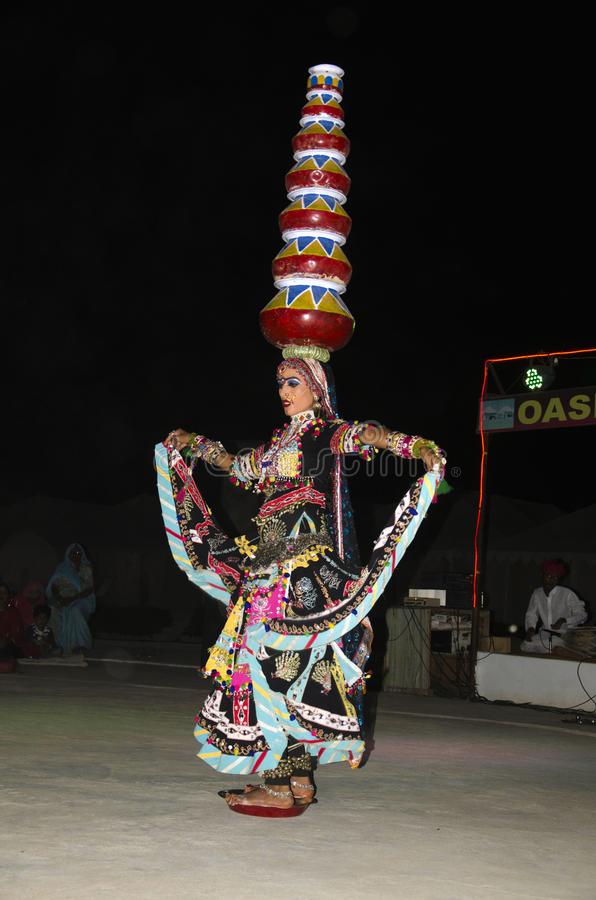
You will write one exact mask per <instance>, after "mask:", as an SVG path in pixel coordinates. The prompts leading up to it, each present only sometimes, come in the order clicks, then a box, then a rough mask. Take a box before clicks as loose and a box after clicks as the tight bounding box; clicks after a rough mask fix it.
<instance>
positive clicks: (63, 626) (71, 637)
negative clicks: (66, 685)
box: [47, 544, 95, 655]
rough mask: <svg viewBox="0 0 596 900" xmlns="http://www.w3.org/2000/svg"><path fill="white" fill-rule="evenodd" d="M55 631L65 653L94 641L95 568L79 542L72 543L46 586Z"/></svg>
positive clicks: (79, 648)
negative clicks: (90, 628)
mask: <svg viewBox="0 0 596 900" xmlns="http://www.w3.org/2000/svg"><path fill="white" fill-rule="evenodd" d="M47 595H48V601H49V604H50V606H51V607H52V620H51V626H52V631H53V632H54V634H55V635H56V640H57V641H58V645H59V647H61V648H62V650H63V652H64V654H65V655H69V654H71V653H84V652H85V651H86V650H90V649H91V646H92V644H93V638H92V637H91V631H90V630H89V625H88V622H89V618H90V616H91V615H92V613H94V612H95V593H94V586H93V569H92V567H91V563H90V562H89V558H88V557H87V554H86V553H85V551H84V549H83V547H82V546H81V545H80V544H71V545H70V547H69V548H68V549H67V551H66V554H65V556H64V560H63V561H62V562H61V563H60V565H59V566H58V567H57V569H56V571H55V572H54V574H53V575H52V577H51V578H50V580H49V582H48V586H47Z"/></svg>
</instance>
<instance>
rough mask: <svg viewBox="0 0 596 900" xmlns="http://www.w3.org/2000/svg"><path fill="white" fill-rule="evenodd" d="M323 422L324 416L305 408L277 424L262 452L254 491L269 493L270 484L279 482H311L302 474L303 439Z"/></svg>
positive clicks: (298, 483)
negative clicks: (264, 450) (258, 475)
mask: <svg viewBox="0 0 596 900" xmlns="http://www.w3.org/2000/svg"><path fill="white" fill-rule="evenodd" d="M324 425H325V419H321V418H319V417H318V416H315V414H314V413H313V411H312V409H307V410H305V411H304V412H302V413H297V414H296V415H295V416H292V418H291V420H290V421H289V422H286V424H285V425H284V426H283V428H276V429H275V431H274V432H273V435H272V437H271V441H270V445H269V448H268V449H267V451H266V452H265V453H264V454H263V458H262V460H261V467H262V472H261V476H260V478H259V480H258V481H257V483H256V484H255V486H254V489H255V491H259V492H261V493H269V492H271V489H272V486H273V485H274V484H276V483H277V484H279V483H280V482H281V483H282V485H283V486H284V487H286V486H287V487H291V486H296V485H302V484H310V483H311V482H312V479H311V478H308V477H305V476H303V475H302V463H303V458H304V454H303V450H302V440H303V438H304V435H305V434H308V432H309V431H312V432H313V433H314V436H315V438H317V437H318V436H319V435H320V433H321V428H323V427H324ZM269 473H271V474H269Z"/></svg>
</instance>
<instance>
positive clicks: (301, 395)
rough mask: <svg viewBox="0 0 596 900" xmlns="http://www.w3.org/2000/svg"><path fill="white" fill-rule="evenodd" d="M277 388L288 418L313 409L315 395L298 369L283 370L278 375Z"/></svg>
mask: <svg viewBox="0 0 596 900" xmlns="http://www.w3.org/2000/svg"><path fill="white" fill-rule="evenodd" d="M277 386H278V389H279V396H280V399H281V402H282V406H283V408H284V412H285V414H286V415H287V416H296V415H298V413H301V412H306V410H307V409H312V407H313V404H314V402H315V397H314V394H313V392H312V391H311V389H310V388H309V386H308V385H307V384H306V382H305V380H304V377H303V376H302V375H301V374H300V372H297V371H296V369H289V368H288V369H282V370H281V372H279V373H278V375H277Z"/></svg>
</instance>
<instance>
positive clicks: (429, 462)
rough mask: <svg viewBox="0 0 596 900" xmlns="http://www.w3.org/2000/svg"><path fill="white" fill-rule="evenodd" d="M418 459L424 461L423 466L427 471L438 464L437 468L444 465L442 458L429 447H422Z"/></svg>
mask: <svg viewBox="0 0 596 900" xmlns="http://www.w3.org/2000/svg"><path fill="white" fill-rule="evenodd" d="M420 459H421V460H422V462H423V463H424V468H425V469H426V471H427V472H432V471H433V469H434V467H435V466H438V467H439V469H442V468H443V467H444V463H443V460H442V459H441V458H440V457H439V456H437V455H436V454H435V453H433V452H432V450H431V449H430V448H429V447H423V448H422V450H421V451H420Z"/></svg>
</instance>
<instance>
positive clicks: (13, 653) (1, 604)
mask: <svg viewBox="0 0 596 900" xmlns="http://www.w3.org/2000/svg"><path fill="white" fill-rule="evenodd" d="M10 599H11V590H10V588H9V586H8V585H7V584H5V582H3V581H2V582H0V659H18V657H20V656H22V655H23V653H22V650H21V645H22V643H23V625H22V623H21V619H20V616H19V614H18V612H17V611H16V609H13V608H12V607H11V606H10Z"/></svg>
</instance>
